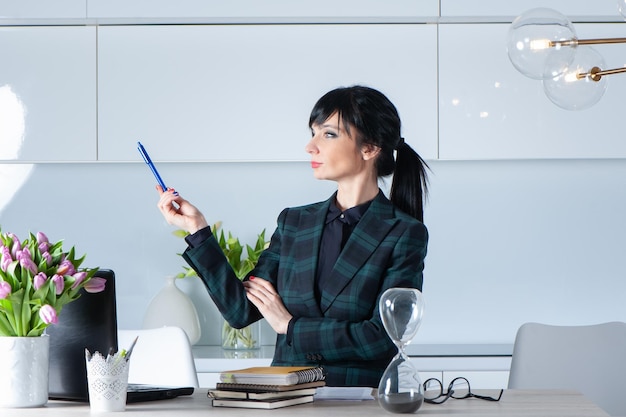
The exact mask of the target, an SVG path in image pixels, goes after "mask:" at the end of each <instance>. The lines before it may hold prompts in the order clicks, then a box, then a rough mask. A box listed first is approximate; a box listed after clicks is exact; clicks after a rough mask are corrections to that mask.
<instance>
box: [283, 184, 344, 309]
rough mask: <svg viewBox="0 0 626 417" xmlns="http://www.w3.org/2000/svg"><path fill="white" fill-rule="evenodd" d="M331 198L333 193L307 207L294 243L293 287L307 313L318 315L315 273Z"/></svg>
mask: <svg viewBox="0 0 626 417" xmlns="http://www.w3.org/2000/svg"><path fill="white" fill-rule="evenodd" d="M333 198H335V196H334V194H333V196H332V197H331V198H330V199H328V200H327V201H326V202H324V204H321V205H320V206H317V208H313V207H311V208H309V209H307V210H308V212H307V213H303V215H302V216H301V223H300V224H299V225H298V230H299V231H298V234H297V236H296V239H295V243H294V245H295V247H296V252H295V261H294V271H296V277H297V279H296V280H294V282H293V284H294V286H293V288H294V290H295V291H297V292H298V293H299V294H300V297H301V298H302V302H303V303H304V307H305V309H306V310H307V311H308V313H309V314H311V313H312V312H314V311H315V312H317V315H319V316H321V315H322V313H321V311H320V309H319V305H318V303H317V300H316V298H315V291H316V290H315V273H316V271H317V264H318V257H319V250H320V242H321V240H322V231H323V230H324V222H325V220H326V213H327V212H328V206H329V205H330V202H331V200H332V199H333Z"/></svg>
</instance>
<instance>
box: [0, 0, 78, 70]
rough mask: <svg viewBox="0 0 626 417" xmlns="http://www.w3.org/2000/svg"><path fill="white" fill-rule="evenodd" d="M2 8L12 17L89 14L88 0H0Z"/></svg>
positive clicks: (4, 12) (0, 8)
mask: <svg viewBox="0 0 626 417" xmlns="http://www.w3.org/2000/svg"><path fill="white" fill-rule="evenodd" d="M0 10H2V17H3V18H10V19H28V18H37V19H39V18H46V19H48V18H50V19H59V18H73V19H80V18H85V17H86V15H87V0H28V1H15V0H0ZM5 62H7V61H5Z"/></svg>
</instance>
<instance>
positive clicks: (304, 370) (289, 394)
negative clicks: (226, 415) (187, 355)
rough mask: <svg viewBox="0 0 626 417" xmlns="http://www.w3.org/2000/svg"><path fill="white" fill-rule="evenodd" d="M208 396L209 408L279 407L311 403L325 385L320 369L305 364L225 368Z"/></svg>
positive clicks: (322, 372) (322, 371)
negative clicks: (319, 388)
mask: <svg viewBox="0 0 626 417" xmlns="http://www.w3.org/2000/svg"><path fill="white" fill-rule="evenodd" d="M220 381H221V382H218V383H217V385H216V387H215V388H214V389H210V390H209V392H208V396H209V397H210V398H211V399H212V405H213V407H238V408H265V409H273V408H281V407H287V406H291V405H297V404H306V403H310V402H313V396H314V395H315V391H316V389H317V388H318V387H322V386H324V385H325V382H324V370H323V369H322V368H321V367H309V366H261V367H254V368H245V369H238V370H234V371H226V372H222V373H221V374H220Z"/></svg>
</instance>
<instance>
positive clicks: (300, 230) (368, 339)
mask: <svg viewBox="0 0 626 417" xmlns="http://www.w3.org/2000/svg"><path fill="white" fill-rule="evenodd" d="M332 198H334V196H333V197H331V199H332ZM331 199H328V200H326V201H324V202H320V203H315V204H311V205H307V206H302V207H296V208H289V209H285V210H283V212H282V213H281V214H280V215H279V217H278V226H277V228H276V231H275V232H274V234H273V235H272V238H271V242H270V246H269V248H268V249H267V250H265V251H264V252H263V254H262V255H261V257H260V259H259V262H258V264H257V266H256V268H255V269H254V270H253V271H252V272H251V273H250V275H252V276H258V277H260V278H264V279H267V280H269V281H270V282H272V284H273V285H274V287H275V288H276V289H277V291H278V293H279V294H280V296H281V298H282V300H283V302H284V304H285V306H286V307H287V309H288V310H289V312H290V313H291V314H292V315H293V316H294V318H295V319H296V321H295V322H294V324H293V327H292V332H291V333H290V335H289V337H288V335H284V334H279V335H277V339H276V350H275V353H274V360H273V362H272V364H273V365H319V366H323V367H324V369H325V370H326V373H327V377H326V381H327V385H329V386H368V387H377V386H378V383H379V381H380V378H381V377H382V374H383V372H384V370H385V368H386V367H387V365H388V364H389V362H390V361H391V359H392V357H393V356H394V355H395V354H396V353H397V349H396V347H395V345H394V344H393V343H392V342H391V339H389V337H388V336H387V334H386V332H385V330H384V328H383V325H382V322H381V319H380V316H379V312H378V299H379V297H380V295H381V294H382V293H383V292H384V291H385V290H386V289H388V288H392V287H410V288H417V289H419V290H421V289H422V271H423V269H424V258H425V256H426V247H427V243H428V232H427V230H426V227H425V226H424V225H423V224H422V223H421V222H419V221H417V220H416V219H414V218H413V217H410V216H408V215H407V214H405V213H403V212H401V211H400V210H398V209H396V208H395V207H394V206H393V205H392V204H391V202H390V201H389V200H388V199H387V198H386V197H385V196H384V194H383V193H382V192H380V193H379V194H378V196H377V197H376V198H375V199H374V201H372V204H370V206H369V208H368V210H367V211H366V212H365V214H364V215H363V217H362V218H361V220H360V221H359V223H358V224H357V226H356V227H355V229H354V231H353V233H352V235H351V236H350V238H349V240H348V241H347V242H346V245H345V247H344V249H343V251H342V252H341V255H340V256H339V259H338V260H337V262H336V264H335V267H334V269H333V272H332V277H331V279H329V280H328V282H329V285H328V286H327V288H325V289H324V290H323V292H322V294H321V297H320V298H321V300H320V302H318V301H317V300H316V297H315V270H316V268H317V263H318V259H317V258H318V253H319V245H320V240H321V235H322V230H323V227H324V221H325V218H326V212H327V211H328V207H329V204H330V202H331ZM183 257H184V258H185V260H186V261H187V262H188V263H189V265H190V266H191V267H192V268H193V269H194V270H195V271H196V272H197V273H198V275H199V276H200V277H201V279H202V280H203V282H204V284H205V285H206V287H207V289H208V292H209V294H210V296H211V298H212V299H213V301H214V302H215V304H216V305H217V307H218V309H219V310H220V312H221V313H222V315H223V316H224V318H225V319H226V320H227V321H228V322H229V323H230V324H231V325H232V326H233V327H236V328H241V327H244V326H246V325H248V324H250V323H252V322H254V321H256V320H258V319H259V318H260V314H259V312H258V310H257V309H256V307H254V305H253V304H252V303H250V302H249V301H248V299H247V298H246V295H245V292H244V289H243V285H242V284H241V282H240V281H239V280H238V279H237V278H236V276H235V275H234V273H233V271H232V268H230V265H229V264H228V262H227V261H226V258H225V257H224V255H223V253H222V250H221V249H220V247H219V245H218V243H217V241H216V240H215V239H214V238H213V237H211V238H209V239H207V240H206V241H205V242H203V243H202V244H200V245H198V246H196V247H194V248H191V247H190V248H187V250H186V251H185V253H184V254H183ZM246 279H247V278H246ZM288 339H291V340H288Z"/></svg>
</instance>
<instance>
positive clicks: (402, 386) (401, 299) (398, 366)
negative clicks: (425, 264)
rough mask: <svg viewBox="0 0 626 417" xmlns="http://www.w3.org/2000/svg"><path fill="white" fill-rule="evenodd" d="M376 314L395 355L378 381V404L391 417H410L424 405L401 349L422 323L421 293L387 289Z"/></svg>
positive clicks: (414, 374)
mask: <svg viewBox="0 0 626 417" xmlns="http://www.w3.org/2000/svg"><path fill="white" fill-rule="evenodd" d="M379 310H380V317H381V319H382V321H383V325H384V326H385V330H386V331H387V334H388V335H389V337H390V338H391V340H393V343H395V345H396V346H397V347H398V353H397V355H396V356H394V358H393V359H392V360H391V363H390V364H389V366H388V367H387V369H386V370H385V372H384V373H383V376H382V378H381V380H380V384H379V385H378V403H379V404H380V405H381V407H382V408H384V409H385V410H387V411H389V412H392V413H414V412H415V411H417V410H418V409H419V408H420V407H421V406H422V403H423V402H424V392H423V388H422V382H421V381H420V378H419V375H418V374H417V369H416V368H415V367H414V366H413V364H412V363H411V360H410V359H409V358H408V356H407V355H406V352H405V351H404V349H405V347H406V345H408V344H409V342H410V341H411V339H413V337H414V336H415V334H416V333H417V329H419V326H420V324H421V322H422V315H423V313H424V299H423V297H422V293H421V292H420V291H418V290H416V289H414V288H389V289H388V290H386V291H385V292H384V293H383V295H382V296H381V297H380V301H379Z"/></svg>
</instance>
